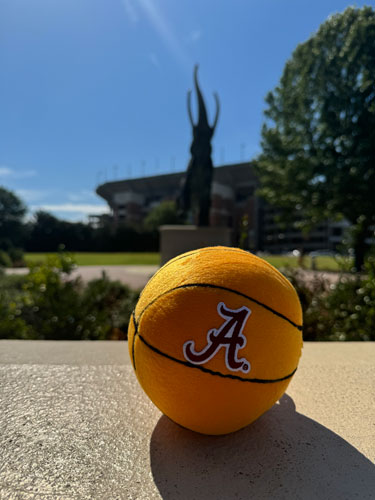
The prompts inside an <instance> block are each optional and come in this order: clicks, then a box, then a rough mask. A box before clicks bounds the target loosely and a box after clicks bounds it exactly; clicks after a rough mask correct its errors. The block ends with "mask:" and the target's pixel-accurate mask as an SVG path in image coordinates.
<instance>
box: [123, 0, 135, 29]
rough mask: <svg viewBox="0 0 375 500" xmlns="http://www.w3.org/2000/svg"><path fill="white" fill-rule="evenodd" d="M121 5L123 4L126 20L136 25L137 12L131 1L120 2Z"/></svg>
mask: <svg viewBox="0 0 375 500" xmlns="http://www.w3.org/2000/svg"><path fill="white" fill-rule="evenodd" d="M122 3H123V4H124V7H125V11H126V14H127V15H128V18H129V19H130V21H131V22H132V23H133V24H137V22H138V14H137V11H136V9H135V7H134V4H133V0H122Z"/></svg>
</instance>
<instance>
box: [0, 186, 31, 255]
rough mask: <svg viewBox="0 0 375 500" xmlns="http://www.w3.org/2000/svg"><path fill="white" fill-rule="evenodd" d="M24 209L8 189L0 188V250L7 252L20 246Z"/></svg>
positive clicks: (22, 234)
mask: <svg viewBox="0 0 375 500" xmlns="http://www.w3.org/2000/svg"><path fill="white" fill-rule="evenodd" d="M25 213H26V207H25V205H24V204H23V203H22V201H21V200H20V199H19V198H18V197H17V196H16V195H15V194H14V193H13V192H12V191H9V190H8V189H5V188H4V187H2V186H0V248H1V249H4V250H9V249H10V248H12V247H15V246H19V245H22V240H23V236H24V225H23V217H24V215H25Z"/></svg>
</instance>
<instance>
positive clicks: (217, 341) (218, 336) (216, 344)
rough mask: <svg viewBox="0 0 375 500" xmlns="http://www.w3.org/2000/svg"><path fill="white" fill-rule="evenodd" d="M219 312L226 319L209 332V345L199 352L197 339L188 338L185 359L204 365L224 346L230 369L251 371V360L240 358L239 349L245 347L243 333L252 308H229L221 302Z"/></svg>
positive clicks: (227, 364) (226, 362)
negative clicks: (196, 346)
mask: <svg viewBox="0 0 375 500" xmlns="http://www.w3.org/2000/svg"><path fill="white" fill-rule="evenodd" d="M217 312H218V313H219V315H220V316H221V317H222V318H223V319H224V320H225V321H224V323H223V324H222V325H221V326H220V327H219V328H218V329H216V328H213V329H212V330H209V331H208V332H207V345H206V346H205V347H204V348H203V349H202V350H201V351H199V352H197V351H196V350H195V341H194V340H188V341H187V342H185V343H184V345H183V352H184V356H185V359H186V360H187V361H189V362H190V363H193V364H195V365H202V364H204V363H207V361H209V360H210V359H212V358H213V357H214V356H215V354H216V353H217V352H218V351H219V350H220V349H221V348H222V347H223V348H225V349H226V352H225V364H226V366H227V368H228V370H231V371H234V372H238V371H241V372H243V373H249V371H250V369H251V365H250V362H249V361H248V360H247V359H245V358H240V359H238V351H239V350H240V349H242V348H243V347H245V345H246V342H247V340H246V337H245V335H243V333H242V332H243V329H244V328H245V324H246V321H247V320H248V318H249V316H250V314H251V310H250V309H249V308H248V307H245V306H243V307H240V308H239V309H229V308H228V307H226V305H225V304H224V302H219V304H218V305H217Z"/></svg>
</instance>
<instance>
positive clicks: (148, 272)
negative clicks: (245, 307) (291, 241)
mask: <svg viewBox="0 0 375 500" xmlns="http://www.w3.org/2000/svg"><path fill="white" fill-rule="evenodd" d="M158 269H159V266H78V267H77V269H76V270H75V271H74V273H73V274H72V275H73V276H81V278H82V279H83V281H90V280H92V279H95V278H100V276H101V275H102V273H103V272H105V273H106V274H107V276H108V277H109V278H110V279H112V280H119V281H121V282H122V283H124V284H126V285H128V286H130V287H131V288H135V289H137V288H143V287H144V286H145V284H146V283H147V281H148V280H149V279H150V278H151V276H152V275H153V274H154V273H155V272H156V271H157V270H158ZM6 272H7V274H26V273H27V272H28V269H27V268H19V269H7V270H6ZM301 272H302V275H303V276H304V278H305V279H306V281H309V280H313V279H314V278H316V277H318V278H325V279H327V280H329V282H330V283H336V282H337V280H338V279H339V276H340V273H334V272H324V271H310V270H303V271H301Z"/></svg>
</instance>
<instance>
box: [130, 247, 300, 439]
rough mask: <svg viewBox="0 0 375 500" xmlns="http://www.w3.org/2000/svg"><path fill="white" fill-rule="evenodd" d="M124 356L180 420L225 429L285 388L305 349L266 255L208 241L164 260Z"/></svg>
mask: <svg viewBox="0 0 375 500" xmlns="http://www.w3.org/2000/svg"><path fill="white" fill-rule="evenodd" d="M128 341H129V354H130V358H131V361H132V363H133V367H134V370H135V373H136V375H137V377H138V380H139V382H140V384H141V386H142V387H143V389H144V391H145V392H146V394H148V396H149V397H150V399H151V400H152V401H153V402H154V404H155V405H156V406H157V407H158V408H159V409H160V410H161V411H162V412H163V413H164V414H165V415H167V416H168V417H170V418H171V419H172V420H174V421H175V422H177V423H178V424H180V425H182V426H184V427H187V428H189V429H192V430H194V431H197V432H200V433H203V434H226V433H229V432H232V431H236V430H238V429H241V428H242V427H244V426H246V425H248V424H250V423H251V422H253V421H254V420H255V419H257V418H258V417H259V416H260V415H262V414H263V413H264V412H265V411H266V410H268V409H269V408H271V406H272V405H273V404H274V403H275V402H276V401H277V400H278V399H280V397H281V396H282V395H283V393H284V392H285V390H286V388H287V386H288V384H289V382H290V380H291V378H292V377H293V375H294V373H295V372H296V370H297V365H298V361H299V358H300V355H301V349H302V311H301V306H300V303H299V300H298V296H297V293H296V291H295V289H294V288H293V286H292V285H291V283H290V282H289V281H288V280H287V279H286V278H285V277H284V276H283V275H282V274H281V273H280V272H279V271H277V270H276V269H275V268H274V267H273V266H271V265H270V264H268V263H267V262H266V261H265V260H263V259H261V258H259V257H256V256H255V255H252V254H251V253H249V252H245V251H243V250H240V249H237V248H229V247H207V248H202V249H200V250H195V251H191V252H188V253H185V254H182V255H179V256H178V257H175V258H174V259H172V260H170V261H169V262H167V263H166V264H165V265H164V266H163V267H162V268H161V269H159V271H158V272H157V273H156V274H155V275H154V276H153V277H152V278H151V279H150V281H149V282H148V283H147V285H146V287H145V288H144V290H143V292H142V294H141V296H140V298H139V301H138V303H137V306H136V308H135V310H134V312H133V314H132V317H131V320H130V325H129V332H128Z"/></svg>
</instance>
